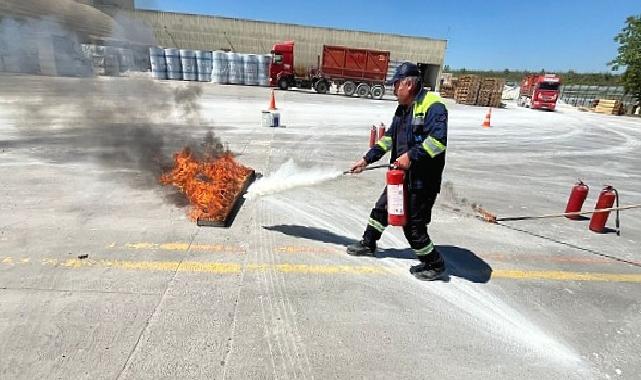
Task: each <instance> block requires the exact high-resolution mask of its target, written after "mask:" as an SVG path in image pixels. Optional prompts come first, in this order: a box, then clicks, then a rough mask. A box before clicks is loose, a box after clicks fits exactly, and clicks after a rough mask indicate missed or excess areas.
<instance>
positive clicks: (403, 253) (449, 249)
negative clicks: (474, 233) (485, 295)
mask: <svg viewBox="0 0 641 380" xmlns="http://www.w3.org/2000/svg"><path fill="white" fill-rule="evenodd" d="M263 228H264V229H266V230H269V231H277V232H280V233H283V234H285V235H289V236H295V237H299V238H303V239H309V240H315V241H320V242H324V243H330V244H338V245H345V246H346V245H349V244H353V243H355V242H357V241H358V240H356V239H351V238H348V237H346V236H343V235H339V234H336V233H334V232H332V231H328V230H326V229H323V228H317V227H307V226H298V225H276V226H264V227H263ZM437 249H438V251H439V252H440V253H441V254H442V255H443V257H444V259H445V262H446V264H447V268H448V277H447V278H444V279H443V281H449V277H450V276H454V277H460V278H463V279H466V280H468V281H470V282H474V283H486V282H488V281H489V280H490V278H491V277H492V267H490V265H489V264H488V263H486V262H485V260H483V259H482V258H480V257H478V256H477V255H476V254H474V252H472V251H470V250H469V249H466V248H461V247H457V246H453V245H439V246H437ZM376 257H377V258H385V257H391V258H396V259H410V260H416V255H415V254H414V251H412V249H410V248H407V249H399V248H388V249H379V250H378V251H377V252H376Z"/></svg>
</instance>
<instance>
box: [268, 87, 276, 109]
mask: <svg viewBox="0 0 641 380" xmlns="http://www.w3.org/2000/svg"><path fill="white" fill-rule="evenodd" d="M269 109H270V110H275V109H276V98H275V97H274V90H272V97H271V99H270V100H269Z"/></svg>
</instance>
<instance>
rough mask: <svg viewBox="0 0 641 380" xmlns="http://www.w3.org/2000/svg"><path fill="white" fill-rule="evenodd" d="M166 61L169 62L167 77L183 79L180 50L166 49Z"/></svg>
mask: <svg viewBox="0 0 641 380" xmlns="http://www.w3.org/2000/svg"><path fill="white" fill-rule="evenodd" d="M165 61H166V63H167V79H174V80H181V79H183V70H182V65H181V64H180V50H178V49H165Z"/></svg>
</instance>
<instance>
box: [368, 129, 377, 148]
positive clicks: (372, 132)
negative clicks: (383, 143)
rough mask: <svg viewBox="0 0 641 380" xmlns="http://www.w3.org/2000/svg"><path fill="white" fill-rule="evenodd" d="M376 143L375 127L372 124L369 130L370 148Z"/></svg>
mask: <svg viewBox="0 0 641 380" xmlns="http://www.w3.org/2000/svg"><path fill="white" fill-rule="evenodd" d="M374 145H376V127H375V126H373V125H372V129H370V130H369V147H370V148H372V147H373V146H374Z"/></svg>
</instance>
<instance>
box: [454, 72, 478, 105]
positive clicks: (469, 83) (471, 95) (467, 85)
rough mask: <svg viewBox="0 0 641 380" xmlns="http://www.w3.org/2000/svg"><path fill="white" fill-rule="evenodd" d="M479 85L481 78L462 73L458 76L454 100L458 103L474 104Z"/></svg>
mask: <svg viewBox="0 0 641 380" xmlns="http://www.w3.org/2000/svg"><path fill="white" fill-rule="evenodd" d="M480 87H481V78H480V77H478V76H476V75H464V76H461V77H459V78H458V83H457V85H456V90H455V91H454V100H456V102H457V103H460V104H470V105H473V104H476V100H477V98H478V94H479V88H480Z"/></svg>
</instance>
